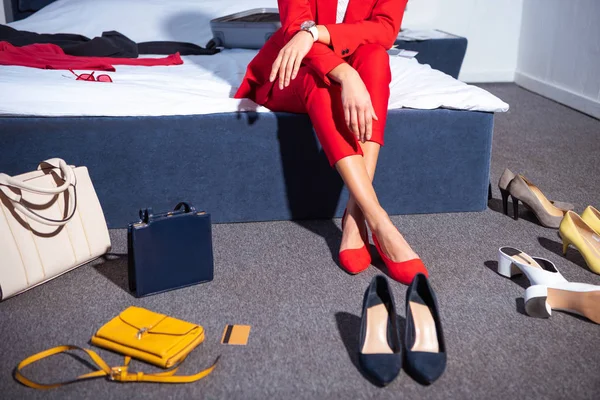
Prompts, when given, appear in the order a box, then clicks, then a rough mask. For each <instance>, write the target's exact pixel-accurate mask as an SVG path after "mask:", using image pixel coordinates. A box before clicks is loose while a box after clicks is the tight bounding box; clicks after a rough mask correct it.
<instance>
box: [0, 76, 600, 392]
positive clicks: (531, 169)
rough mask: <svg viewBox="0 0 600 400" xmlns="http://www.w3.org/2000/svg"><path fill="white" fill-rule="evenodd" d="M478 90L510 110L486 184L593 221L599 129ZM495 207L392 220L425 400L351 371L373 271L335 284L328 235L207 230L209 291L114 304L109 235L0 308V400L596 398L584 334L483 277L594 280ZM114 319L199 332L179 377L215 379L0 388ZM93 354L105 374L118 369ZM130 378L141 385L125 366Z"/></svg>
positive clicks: (538, 101) (277, 229)
mask: <svg viewBox="0 0 600 400" xmlns="http://www.w3.org/2000/svg"><path fill="white" fill-rule="evenodd" d="M482 86H483V87H484V88H486V89H488V90H490V91H491V92H493V93H495V94H496V95H498V96H499V97H500V98H502V99H503V100H505V101H507V102H508V103H510V105H511V110H510V112H508V113H506V114H500V115H498V116H497V117H496V127H495V134H494V148H493V160H492V177H491V178H492V182H493V183H495V182H497V180H498V178H499V176H500V174H501V173H502V170H503V169H504V168H505V167H510V168H511V169H513V170H514V171H518V172H522V173H523V174H525V175H526V176H527V177H529V178H530V179H531V180H532V181H533V182H534V183H536V184H537V185H538V186H539V187H540V188H541V189H542V190H543V191H544V192H545V193H547V194H548V196H549V197H551V198H553V199H558V200H563V201H570V202H573V203H574V204H576V207H577V211H579V212H581V211H582V210H583V208H584V207H585V206H586V205H588V204H593V205H595V206H596V207H599V206H600V195H599V194H600V190H599V188H600V170H599V162H598V155H599V154H600V121H598V120H595V119H593V118H590V117H588V116H585V115H583V114H580V113H578V112H576V111H574V110H571V109H569V108H566V107H564V106H561V105H559V104H557V103H554V102H552V101H550V100H547V99H545V98H542V97H540V96H538V95H535V94H533V93H530V92H527V91H525V90H523V89H520V88H518V87H517V86H515V85H512V84H489V85H482ZM498 197H499V194H498V190H497V188H495V186H494V198H495V199H494V200H492V201H491V202H490V208H489V209H488V210H486V211H485V212H481V213H465V214H438V215H413V216H396V217H393V221H394V222H395V223H396V225H397V226H398V227H399V228H400V229H401V231H402V232H403V233H404V234H405V235H406V237H407V238H408V241H409V242H410V243H411V244H412V245H413V246H414V248H415V249H416V250H417V251H418V252H419V253H420V254H421V256H422V257H423V259H424V260H425V262H426V264H427V265H428V267H429V270H430V273H431V281H432V285H433V287H434V289H435V290H436V292H437V295H438V298H439V303H440V305H441V312H442V316H443V324H444V329H445V333H446V340H447V346H448V368H447V370H446V373H445V374H444V375H443V377H442V378H441V379H440V380H439V381H438V382H436V383H435V384H434V385H432V386H430V387H423V386H421V385H419V384H417V383H415V382H414V381H413V380H412V379H411V378H410V377H409V376H408V375H406V373H404V372H402V373H401V375H400V376H399V377H398V379H397V380H396V381H394V382H393V383H392V384H391V385H390V386H388V387H387V388H384V389H380V388H377V387H375V386H373V385H372V384H371V383H369V381H367V380H366V379H364V378H363V376H362V375H361V373H360V372H359V371H358V370H357V354H356V352H357V334H358V328H359V322H360V312H361V309H360V308H361V302H362V295H363V292H364V289H365V288H366V286H367V284H368V282H369V281H370V279H371V278H372V277H373V276H374V275H375V274H377V273H380V271H379V269H378V268H377V267H371V268H370V269H369V270H368V271H367V272H365V273H363V274H360V275H358V276H349V275H347V274H345V273H344V272H342V271H341V270H340V269H339V267H338V266H337V264H336V261H335V259H336V256H335V254H336V253H337V247H338V245H339V240H340V231H339V220H336V221H310V222H302V223H294V222H270V223H252V224H231V225H216V226H214V249H215V280H214V282H212V283H209V284H204V285H199V286H195V287H190V288H186V289H182V290H178V291H173V292H169V293H164V294H161V295H157V296H153V297H148V298H144V299H135V298H133V297H132V296H131V295H129V294H128V292H127V291H126V285H127V280H126V259H125V257H124V256H123V254H124V253H125V251H126V238H125V232H124V231H113V232H111V235H112V240H113V245H114V249H113V252H114V255H111V256H110V257H108V258H109V259H108V260H105V261H102V262H99V263H96V264H95V265H93V266H85V267H82V268H80V269H78V270H75V271H73V272H71V273H69V274H66V275H65V276H63V277H61V278H59V279H56V280H54V281H52V282H50V283H47V284H45V285H43V286H41V287H38V288H35V289H33V290H31V291H29V292H27V293H25V294H23V295H20V296H17V297H15V298H12V299H9V300H8V301H6V302H4V303H0V340H1V341H2V343H1V344H0V350H1V357H0V397H2V398H6V399H13V398H15V399H16V398H28V399H34V398H56V399H67V398H73V399H81V398H110V399H120V398H122V399H132V398H148V399H152V398H156V399H184V398H209V399H215V398H228V399H264V398H281V399H283V398H294V399H296V398H300V399H322V398H323V399H328V398H359V399H362V398H372V397H377V398H384V399H385V398H395V399H397V398H407V399H411V398H428V399H442V398H444V399H449V398H452V399H463V398H464V399H479V398H489V399H500V398H502V399H504V398H532V399H537V398H544V399H551V398H555V399H563V398H573V399H575V398H577V399H592V398H598V391H599V390H600V373H599V371H600V326H598V325H594V324H592V323H590V322H588V321H586V320H584V319H582V318H579V317H575V316H572V315H568V314H564V313H560V312H555V313H554V315H552V317H551V318H550V319H548V320H543V319H534V318H530V317H528V316H526V315H525V314H524V308H523V293H524V289H523V288H524V286H526V284H527V281H526V279H525V278H518V279H514V280H509V279H505V278H503V277H501V276H499V275H498V274H497V273H496V272H495V271H494V269H495V267H496V261H495V260H496V252H497V249H498V247H500V246H502V245H511V246H516V247H519V248H521V249H522V250H524V251H526V252H528V253H530V254H533V255H537V256H541V257H546V258H549V259H550V260H553V261H555V262H556V263H557V266H558V268H559V269H560V270H561V271H562V273H563V274H564V275H565V277H566V278H567V279H569V280H573V281H581V282H589V283H593V284H600V276H598V275H595V274H593V273H592V272H590V271H589V270H588V269H587V268H586V266H585V263H584V261H583V259H582V257H581V256H580V255H579V253H578V252H577V251H576V250H570V251H569V253H568V257H567V259H565V258H563V257H562V256H561V254H560V252H561V244H560V241H559V238H558V236H557V233H556V231H555V230H551V229H546V228H543V227H541V226H540V225H538V224H537V223H535V219H534V217H532V215H530V214H528V213H527V212H526V211H525V210H522V212H521V217H522V218H521V219H520V220H519V221H514V220H512V219H511V218H509V217H507V216H505V215H503V214H502V213H501V212H499V211H500V208H501V204H500V201H499V200H498ZM332 254H333V256H332ZM376 264H377V265H378V266H380V265H381V262H380V261H377V262H376ZM393 290H394V292H395V296H396V301H397V303H396V304H397V306H398V308H399V314H400V315H401V316H404V295H405V290H406V288H405V286H402V285H400V284H393ZM129 305H138V306H143V307H146V308H149V309H152V310H156V311H159V312H163V313H167V314H170V315H173V316H177V317H179V318H182V319H186V320H189V321H193V322H197V323H200V324H202V325H203V326H204V327H205V328H206V331H207V338H206V341H205V343H203V344H202V345H201V346H200V347H199V348H198V349H197V350H196V351H195V352H193V353H192V355H191V356H190V357H189V358H188V360H187V361H186V363H185V365H184V367H183V368H182V372H188V373H191V372H195V371H197V370H200V369H201V368H204V367H206V366H208V365H209V364H210V363H211V361H212V360H213V359H214V358H215V357H216V356H217V355H219V354H220V355H222V357H221V362H220V365H219V366H218V368H217V369H216V370H215V371H214V373H213V374H212V375H211V376H209V377H208V378H205V379H204V380H201V381H199V382H197V383H193V384H187V385H157V384H117V383H111V382H107V381H105V380H94V381H89V382H84V383H77V384H73V385H70V386H67V387H63V388H59V389H53V390H51V391H46V392H43V391H35V390H32V389H29V388H25V387H23V386H21V385H20V384H18V383H16V382H15V381H13V379H12V377H11V373H12V370H13V368H14V366H15V365H16V364H17V363H18V362H19V361H20V360H21V359H23V358H25V357H27V356H28V355H30V354H32V353H34V352H38V351H41V350H44V349H46V348H48V347H51V346H56V345H60V344H66V343H72V344H77V345H82V346H89V345H88V343H87V342H88V340H89V338H90V336H91V335H92V334H93V332H94V331H95V330H96V329H97V328H98V327H99V326H101V325H102V323H104V322H106V321H108V320H109V319H110V318H111V317H113V316H114V315H116V314H117V313H118V312H119V311H121V310H123V309H124V308H125V307H127V306H129ZM234 323H237V324H249V325H252V331H251V334H250V341H249V344H248V346H245V347H235V346H224V345H221V344H219V340H220V337H221V333H222V331H223V328H224V327H225V325H226V324H234ZM99 353H100V354H101V355H102V356H103V357H105V358H106V360H107V361H108V362H109V363H110V364H113V365H118V364H119V362H120V360H121V359H120V357H119V356H118V355H116V354H112V353H110V352H107V351H103V350H99ZM134 368H139V369H143V370H145V371H152V370H153V369H152V368H150V367H148V366H146V365H143V364H141V363H137V362H136V363H135V364H134ZM84 371H86V368H85V367H84V366H82V365H81V364H79V363H78V362H77V361H76V360H75V359H74V358H72V357H68V356H60V357H57V358H55V359H50V360H47V361H44V362H42V363H40V364H39V365H36V366H33V367H29V368H28V369H27V370H26V372H27V374H29V375H31V376H36V377H43V380H44V381H51V380H53V379H65V378H68V377H71V376H73V375H74V374H75V373H77V372H84Z"/></svg>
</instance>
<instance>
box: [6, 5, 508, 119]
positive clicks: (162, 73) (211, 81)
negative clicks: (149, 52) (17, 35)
mask: <svg viewBox="0 0 600 400" xmlns="http://www.w3.org/2000/svg"><path fill="white" fill-rule="evenodd" d="M175 4H176V6H175V7H174V6H173V3H172V2H170V1H168V0H126V1H117V0H102V1H97V0H58V1H56V2H55V3H52V4H51V5H49V6H48V7H46V8H44V9H43V10H41V11H39V12H38V13H36V14H34V15H33V16H31V17H29V18H27V19H25V20H23V21H18V22H15V23H12V24H11V26H13V27H14V28H16V29H21V30H28V31H33V32H39V33H79V34H83V35H85V36H88V37H94V36H99V35H100V34H101V33H102V32H103V31H108V30H117V31H119V32H121V33H123V34H124V35H126V36H128V37H129V38H131V39H132V40H134V41H136V42H142V41H150V40H176V41H187V42H192V43H196V44H199V45H201V46H203V45H205V44H206V42H207V41H208V40H209V39H210V38H211V32H210V27H209V21H210V19H212V18H215V17H218V16H223V15H227V14H229V13H233V12H237V11H241V10H245V9H249V8H256V7H276V4H277V2H276V0H254V1H247V0H218V1H213V0H205V1H193V0H181V1H177V2H176V3H175ZM255 54H256V52H255V51H250V50H226V51H223V52H221V53H220V54H217V55H214V56H186V57H182V58H183V60H184V64H183V65H178V66H164V67H163V66H156V67H137V66H119V65H117V66H115V67H116V70H117V71H116V72H106V73H107V74H108V75H110V76H111V77H112V79H113V83H99V82H84V81H76V80H75V77H74V76H73V75H72V74H71V73H70V72H69V71H62V70H40V69H34V68H27V67H17V66H0V114H4V115H7V114H8V115H37V116H159V115H190V114H211V113H222V112H235V111H247V110H256V111H258V112H268V110H267V109H265V108H264V107H258V106H257V105H256V104H254V103H252V102H251V101H248V100H237V99H233V98H232V97H231V96H232V95H233V93H234V92H235V90H236V89H237V87H238V85H239V82H240V81H241V80H242V77H243V75H244V72H245V69H246V66H247V64H248V62H249V61H250V60H251V59H252V57H253V56H254V55H255ZM390 66H391V69H392V83H391V85H390V88H391V96H390V102H389V108H390V109H395V108H403V107H406V108H418V109H434V108H439V107H443V108H451V109H460V110H476V111H488V112H503V111H507V110H508V104H506V103H505V102H503V101H502V100H500V99H499V98H497V97H496V96H493V95H492V94H490V93H488V92H487V91H485V90H483V89H480V88H478V87H475V86H471V85H467V84H465V83H462V82H460V81H457V80H455V79H454V78H452V77H450V76H448V75H446V74H444V73H442V72H440V71H436V70H433V69H431V68H430V67H429V66H427V65H421V64H419V63H418V62H417V61H416V60H414V59H405V58H400V57H391V58H390ZM78 72H79V71H78ZM98 73H100V72H96V74H98ZM103 73H104V72H103Z"/></svg>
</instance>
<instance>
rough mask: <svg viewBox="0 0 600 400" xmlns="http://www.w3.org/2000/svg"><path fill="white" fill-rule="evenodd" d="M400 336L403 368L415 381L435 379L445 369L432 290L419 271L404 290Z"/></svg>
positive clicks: (444, 354) (444, 349) (436, 307)
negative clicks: (402, 335)
mask: <svg viewBox="0 0 600 400" xmlns="http://www.w3.org/2000/svg"><path fill="white" fill-rule="evenodd" d="M404 335H405V337H404V354H405V357H406V359H405V364H404V369H405V370H406V372H407V373H408V374H409V375H410V376H412V378H413V379H414V380H416V381H417V382H419V383H422V384H424V385H429V384H431V383H433V382H435V381H436V380H437V379H438V378H439V377H440V376H442V374H443V373H444V370H445V369H446V345H445V342H444V332H443V331H442V323H441V321H440V315H439V312H438V305H437V300H436V298H435V293H434V292H433V290H432V289H431V286H430V285H429V281H428V280H427V277H426V276H425V275H422V274H418V275H417V276H415V279H413V281H412V283H411V284H410V286H409V288H408V290H407V291H406V329H405V331H404Z"/></svg>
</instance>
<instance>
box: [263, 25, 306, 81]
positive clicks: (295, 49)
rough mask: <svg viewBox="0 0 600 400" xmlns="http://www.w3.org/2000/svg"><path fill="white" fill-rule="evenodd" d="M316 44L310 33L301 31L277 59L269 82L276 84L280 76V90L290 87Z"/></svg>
mask: <svg viewBox="0 0 600 400" xmlns="http://www.w3.org/2000/svg"><path fill="white" fill-rule="evenodd" d="M313 43H314V40H313V36H312V35H311V34H310V32H306V31H299V32H298V33H296V35H294V37H293V38H292V39H291V40H290V41H289V42H288V43H287V44H286V45H285V46H283V48H282V49H281V50H280V51H279V55H278V56H277V59H276V60H275V62H274V63H273V67H272V68H271V76H270V77H269V80H270V81H271V82H274V81H275V79H277V77H278V76H279V89H283V88H284V87H287V86H289V84H290V81H291V80H292V79H295V78H296V76H297V75H298V70H299V69H300V65H301V64H302V60H303V59H304V57H305V56H306V54H307V53H308V52H309V51H310V49H311V48H312V45H313Z"/></svg>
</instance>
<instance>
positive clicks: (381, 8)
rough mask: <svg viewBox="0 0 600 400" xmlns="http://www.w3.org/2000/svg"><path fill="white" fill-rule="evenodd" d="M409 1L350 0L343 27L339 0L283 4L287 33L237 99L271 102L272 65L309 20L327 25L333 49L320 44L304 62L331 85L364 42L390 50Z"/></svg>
mask: <svg viewBox="0 0 600 400" xmlns="http://www.w3.org/2000/svg"><path fill="white" fill-rule="evenodd" d="M407 1H408V0H350V2H349V4H348V9H347V10H346V16H345V18H344V21H343V23H341V24H336V23H335V20H336V11H337V3H338V2H337V0H278V4H279V14H280V18H281V29H279V30H278V31H277V32H276V33H275V34H274V35H273V36H271V38H270V39H269V40H268V41H267V43H265V45H264V46H263V48H262V49H261V50H260V51H259V53H258V54H257V55H256V57H255V58H254V59H253V60H252V61H251V62H250V64H249V65H248V69H247V71H246V76H245V77H244V79H243V81H242V83H241V85H240V88H239V89H238V91H237V93H236V94H235V96H234V97H236V98H249V99H252V100H254V101H255V102H256V103H258V104H265V103H266V101H267V99H268V98H269V94H270V92H271V88H272V87H273V85H274V82H269V75H270V74H271V67H272V65H273V62H275V59H276V58H277V55H278V54H279V51H280V50H281V48H282V47H283V46H284V45H285V44H286V43H287V42H288V41H289V40H290V39H291V38H292V37H293V36H294V35H295V34H296V33H297V32H298V31H299V30H300V24H302V22H304V21H315V22H316V23H317V25H325V26H326V27H327V30H328V31H329V35H330V36H331V45H330V46H326V45H324V44H322V43H315V44H314V45H313V47H312V49H311V50H310V51H309V52H308V54H307V55H306V57H304V60H303V62H302V64H303V65H306V66H308V67H310V68H311V69H313V70H314V71H315V72H316V73H317V74H318V75H319V76H321V77H322V78H323V81H324V82H325V83H326V84H330V81H329V78H328V77H327V74H328V73H329V72H330V71H331V70H332V69H334V68H335V67H337V66H338V65H339V64H341V63H343V62H345V61H344V58H346V57H349V56H350V55H352V53H354V51H356V49H357V48H358V46H360V45H362V44H368V43H375V44H380V45H382V46H383V47H385V48H386V49H389V48H391V47H392V45H393V44H394V41H395V40H396V36H397V35H398V32H399V31H400V24H401V22H402V17H403V15H404V9H405V7H406V3H407Z"/></svg>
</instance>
